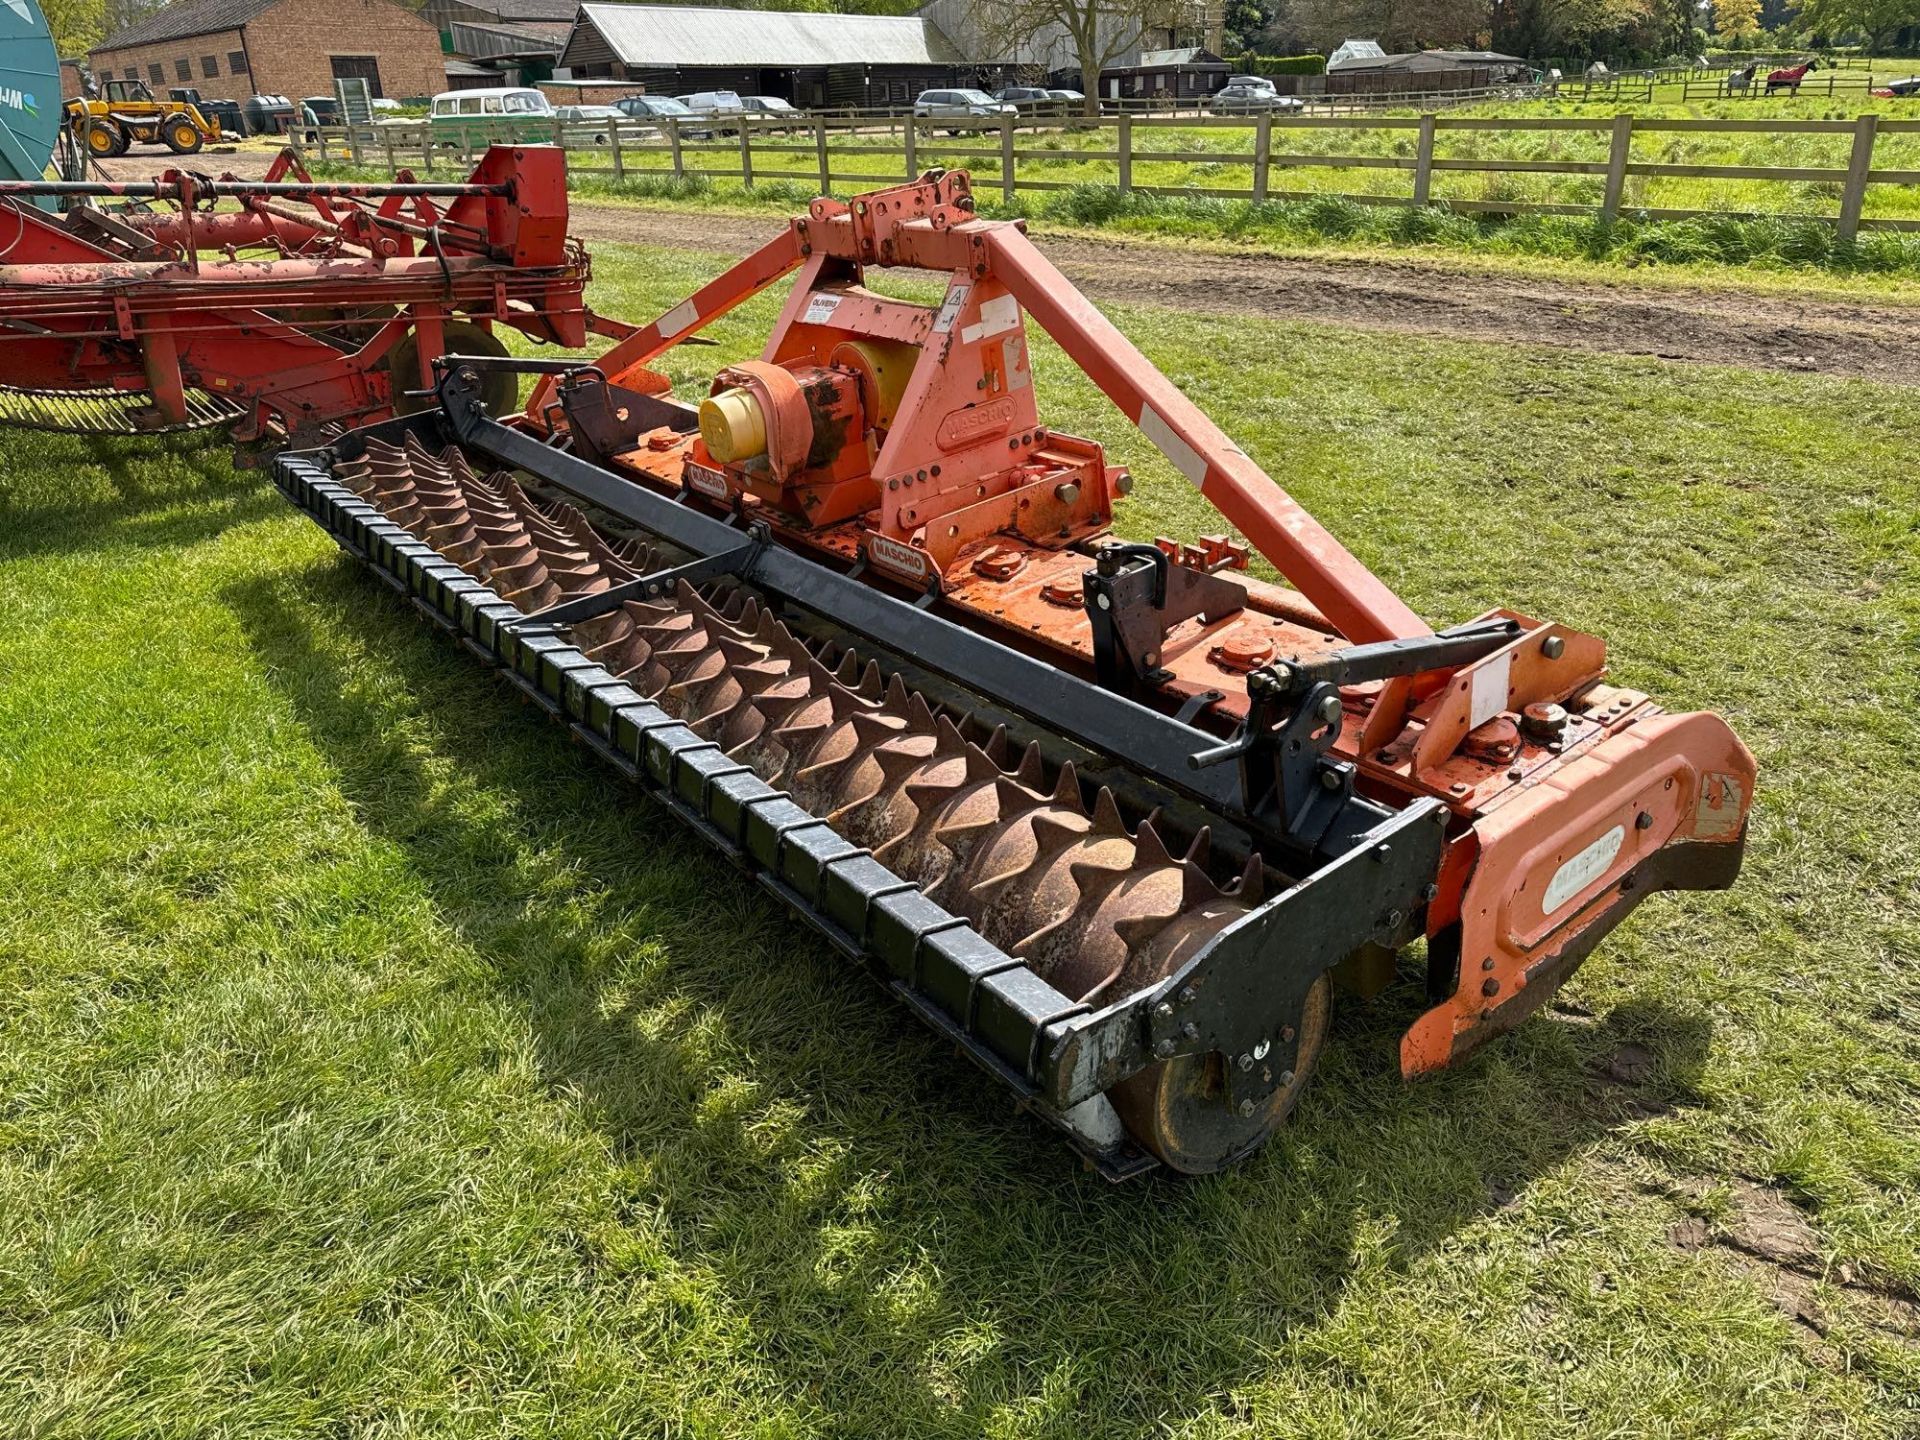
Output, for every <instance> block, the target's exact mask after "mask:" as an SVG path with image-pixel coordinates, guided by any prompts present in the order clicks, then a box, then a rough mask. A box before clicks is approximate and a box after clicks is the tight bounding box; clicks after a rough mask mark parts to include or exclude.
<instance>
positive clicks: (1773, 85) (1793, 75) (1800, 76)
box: [1767, 60, 1820, 95]
mask: <svg viewBox="0 0 1920 1440" xmlns="http://www.w3.org/2000/svg"><path fill="white" fill-rule="evenodd" d="M1819 64H1820V62H1819V61H1818V60H1808V61H1807V62H1805V63H1804V64H1801V65H1790V66H1788V67H1787V68H1786V69H1785V70H1775V71H1774V72H1773V73H1772V74H1770V75H1768V76H1767V94H1769V95H1771V94H1773V92H1774V91H1776V90H1792V91H1794V92H1795V93H1796V94H1797V93H1798V92H1799V89H1800V82H1801V81H1802V80H1804V79H1806V78H1807V72H1808V71H1809V70H1813V69H1817V68H1818V66H1819Z"/></svg>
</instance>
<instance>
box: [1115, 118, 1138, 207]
mask: <svg viewBox="0 0 1920 1440" xmlns="http://www.w3.org/2000/svg"><path fill="white" fill-rule="evenodd" d="M1113 148H1114V150H1115V151H1116V152H1117V153H1118V154H1119V156H1120V193H1121V194H1122V195H1125V194H1126V193H1127V192H1128V191H1129V190H1131V189H1133V116H1131V115H1129V114H1128V113H1127V112H1126V111H1125V110H1122V111H1121V112H1120V118H1119V120H1118V121H1117V122H1116V123H1115V126H1114V132H1113Z"/></svg>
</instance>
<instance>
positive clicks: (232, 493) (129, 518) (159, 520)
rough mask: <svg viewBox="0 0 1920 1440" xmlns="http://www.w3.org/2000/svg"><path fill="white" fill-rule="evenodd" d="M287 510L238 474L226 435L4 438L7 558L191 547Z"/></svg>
mask: <svg viewBox="0 0 1920 1440" xmlns="http://www.w3.org/2000/svg"><path fill="white" fill-rule="evenodd" d="M284 511H285V505H284V502H283V501H281V499H280V498H279V497H278V496H277V495H275V494H274V492H273V487H272V486H271V485H269V484H267V483H266V481H265V479H264V477H262V476H260V475H258V474H250V473H249V472H247V471H244V470H239V469H236V468H235V466H234V463H233V455H232V449H231V446H230V445H229V443H228V441H227V438H226V435H225V432H223V431H220V430H204V431H196V432H192V433H189V434H182V435H171V436H167V437H164V438H153V437H135V436H125V437H122V436H111V435H61V434H49V433H43V432H38V431H28V430H11V431H4V432H0V555H8V556H15V557H21V558H25V557H28V556H35V557H52V556H56V555H69V554H76V553H80V552H83V551H87V550H91V549H95V548H97V547H100V546H102V545H112V546H114V547H116V548H122V547H129V546H131V547H138V548H141V549H157V548H160V547H163V546H172V547H178V546H186V545H191V544H194V543H196V542H198V541H201V540H205V539H208V538H210V537H212V536H214V535H217V534H219V533H220V532H221V531H222V530H226V529H229V528H231V527H232V526H235V525H241V524H246V523H248V522H249V521H253V520H260V519H264V518H266V517H267V516H269V515H273V514H275V513H276V512H278V513H284Z"/></svg>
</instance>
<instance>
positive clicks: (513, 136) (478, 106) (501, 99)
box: [432, 85, 553, 140]
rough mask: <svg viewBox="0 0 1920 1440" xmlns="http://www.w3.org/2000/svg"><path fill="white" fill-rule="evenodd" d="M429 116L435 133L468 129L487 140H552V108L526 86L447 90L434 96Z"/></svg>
mask: <svg viewBox="0 0 1920 1440" xmlns="http://www.w3.org/2000/svg"><path fill="white" fill-rule="evenodd" d="M432 113H433V128H434V129H435V130H436V131H438V130H459V129H460V128H462V127H463V126H470V127H472V129H473V130H474V132H475V134H476V135H483V136H485V137H486V138H487V139H489V140H551V139H553V105H552V104H551V102H549V101H548V99H547V97H546V96H545V95H543V94H541V93H540V92H539V91H538V90H533V89H529V88H527V87H525V86H518V85H512V86H502V87H500V88H498V89H493V90H448V91H446V92H444V93H443V94H439V95H436V96H434V97H433V112H432ZM516 122H519V123H516ZM522 126H524V127H525V128H524V130H523V129H522Z"/></svg>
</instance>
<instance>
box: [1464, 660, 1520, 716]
mask: <svg viewBox="0 0 1920 1440" xmlns="http://www.w3.org/2000/svg"><path fill="white" fill-rule="evenodd" d="M1512 673H1513V652H1512V651H1511V650H1508V651H1506V652H1505V653H1504V654H1500V655H1495V656H1494V657H1493V658H1492V659H1490V660H1484V661H1482V662H1481V663H1480V664H1478V665H1476V666H1474V668H1473V707H1472V709H1471V711H1470V712H1469V713H1468V716H1467V728H1468V729H1469V730H1478V729H1479V728H1480V727H1481V726H1482V725H1484V724H1486V723H1487V721H1489V720H1491V719H1493V717H1494V716H1496V715H1498V714H1499V713H1500V712H1501V711H1502V710H1504V709H1506V708H1507V690H1508V688H1509V686H1508V680H1509V677H1510V676H1511V675H1512Z"/></svg>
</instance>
